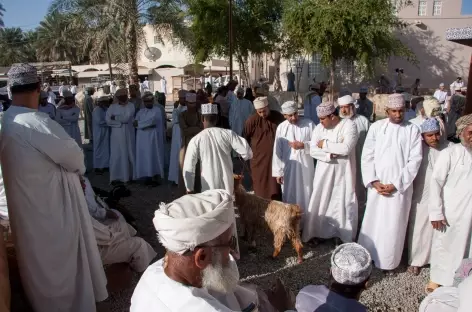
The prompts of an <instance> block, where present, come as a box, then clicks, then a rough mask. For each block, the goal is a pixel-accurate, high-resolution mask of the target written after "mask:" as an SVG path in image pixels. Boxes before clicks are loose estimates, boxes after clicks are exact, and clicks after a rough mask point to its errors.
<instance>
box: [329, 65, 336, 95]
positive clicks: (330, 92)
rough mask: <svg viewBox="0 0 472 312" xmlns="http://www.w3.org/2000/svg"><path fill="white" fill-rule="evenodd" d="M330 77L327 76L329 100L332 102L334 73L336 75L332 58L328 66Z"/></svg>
mask: <svg viewBox="0 0 472 312" xmlns="http://www.w3.org/2000/svg"><path fill="white" fill-rule="evenodd" d="M329 71H330V77H329V100H330V101H331V102H334V75H336V60H335V59H332V60H331V64H330V66H329Z"/></svg>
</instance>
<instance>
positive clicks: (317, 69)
mask: <svg viewBox="0 0 472 312" xmlns="http://www.w3.org/2000/svg"><path fill="white" fill-rule="evenodd" d="M323 74H324V68H323V65H322V64H321V55H319V54H316V53H313V54H312V55H311V60H310V63H308V78H309V79H310V82H311V80H312V79H314V78H316V81H321V80H322V79H323V77H322V76H323Z"/></svg>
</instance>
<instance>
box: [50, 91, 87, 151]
mask: <svg viewBox="0 0 472 312" xmlns="http://www.w3.org/2000/svg"><path fill="white" fill-rule="evenodd" d="M63 96H64V99H63V100H61V102H60V103H59V106H58V107H57V110H56V121H57V122H58V123H59V124H60V125H61V126H62V127H63V128H64V130H66V132H67V133H68V134H69V135H70V137H71V138H73V139H74V140H75V141H76V142H77V145H79V147H82V135H81V134H80V128H79V116H80V108H79V107H78V106H77V105H75V98H74V95H72V93H71V92H70V91H69V90H64V92H63Z"/></svg>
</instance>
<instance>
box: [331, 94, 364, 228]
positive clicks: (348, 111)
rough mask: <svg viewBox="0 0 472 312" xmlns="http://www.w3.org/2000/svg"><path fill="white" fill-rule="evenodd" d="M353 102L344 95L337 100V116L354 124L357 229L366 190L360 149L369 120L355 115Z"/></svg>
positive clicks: (362, 146) (360, 219) (362, 145)
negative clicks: (356, 138)
mask: <svg viewBox="0 0 472 312" xmlns="http://www.w3.org/2000/svg"><path fill="white" fill-rule="evenodd" d="M354 103H355V100H354V98H353V97H352V96H350V95H345V96H343V97H340V98H339V99H338V105H339V116H340V117H341V118H343V119H350V120H352V121H353V122H354V123H355V124H356V128H357V133H358V140H357V144H356V196H357V203H358V207H359V211H358V228H360V225H361V223H362V218H363V217H364V212H365V204H366V202H367V190H366V188H365V186H364V183H363V182H362V170H361V156H362V149H363V148H364V142H365V138H366V136H367V132H368V131H369V127H370V122H369V120H368V119H367V118H366V117H365V116H363V115H361V114H358V113H356V107H355V104H354Z"/></svg>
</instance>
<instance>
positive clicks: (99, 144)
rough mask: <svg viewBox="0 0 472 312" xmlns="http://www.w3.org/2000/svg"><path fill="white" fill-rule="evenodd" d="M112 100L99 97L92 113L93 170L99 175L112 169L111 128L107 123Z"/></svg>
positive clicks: (107, 97)
mask: <svg viewBox="0 0 472 312" xmlns="http://www.w3.org/2000/svg"><path fill="white" fill-rule="evenodd" d="M110 100H111V99H110V97H109V96H108V95H104V96H101V97H99V98H98V99H97V106H96V107H95V109H94V110H93V113H92V128H93V137H94V138H95V140H93V168H94V169H95V172H96V173H98V174H101V173H103V171H105V170H106V169H108V168H109V167H110V126H109V125H108V123H107V121H106V114H107V110H108V107H110Z"/></svg>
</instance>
